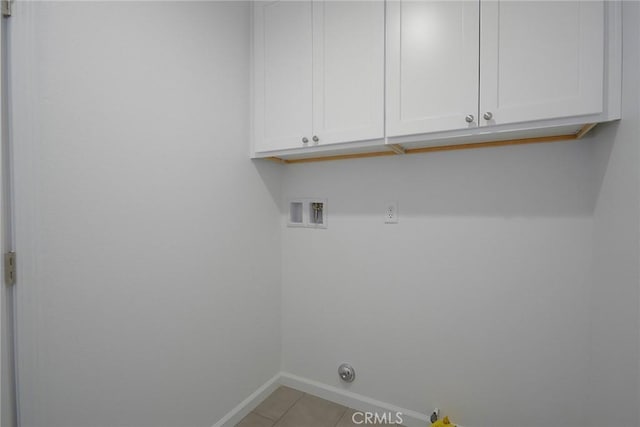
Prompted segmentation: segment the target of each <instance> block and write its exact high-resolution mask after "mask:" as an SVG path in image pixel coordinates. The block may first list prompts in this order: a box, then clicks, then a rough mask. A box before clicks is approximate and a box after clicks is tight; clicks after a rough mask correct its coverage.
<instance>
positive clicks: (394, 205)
mask: <svg viewBox="0 0 640 427" xmlns="http://www.w3.org/2000/svg"><path fill="white" fill-rule="evenodd" d="M384 222H385V224H397V223H398V202H387V203H386V204H385V207H384Z"/></svg>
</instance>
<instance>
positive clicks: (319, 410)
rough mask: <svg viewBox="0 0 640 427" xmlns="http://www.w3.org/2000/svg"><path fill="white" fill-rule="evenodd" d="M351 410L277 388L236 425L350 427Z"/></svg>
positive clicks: (310, 396)
mask: <svg viewBox="0 0 640 427" xmlns="http://www.w3.org/2000/svg"><path fill="white" fill-rule="evenodd" d="M353 412H354V410H353V409H349V408H347V407H345V406H342V405H338V404H337V403H333V402H329V401H328V400H324V399H320V398H319V397H316V396H312V395H310V394H305V393H303V392H301V391H298V390H294V389H292V388H289V387H280V388H278V389H277V390H276V391H274V392H273V393H271V395H270V396H269V397H267V398H266V399H265V400H264V401H263V402H262V403H261V404H260V405H258V407H256V409H254V410H253V412H251V413H250V414H249V415H247V416H246V417H244V419H243V420H242V421H240V423H238V424H236V427H351V426H357V425H358V424H355V423H354V422H353V420H352V418H351V415H353ZM362 425H364V424H362ZM369 425H371V424H369ZM385 425H390V426H395V424H385ZM399 427H401V426H399Z"/></svg>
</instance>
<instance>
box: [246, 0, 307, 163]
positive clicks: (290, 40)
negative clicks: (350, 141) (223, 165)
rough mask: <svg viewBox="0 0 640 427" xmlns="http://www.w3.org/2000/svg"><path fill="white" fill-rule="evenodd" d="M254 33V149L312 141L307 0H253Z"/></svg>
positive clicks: (282, 146)
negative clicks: (267, 0) (270, 0)
mask: <svg viewBox="0 0 640 427" xmlns="http://www.w3.org/2000/svg"><path fill="white" fill-rule="evenodd" d="M253 34H254V38H253V49H254V50H253V52H254V64H253V66H254V74H253V76H254V82H253V98H254V106H253V108H254V115H253V120H254V121H253V137H254V148H255V150H256V151H264V150H283V149H288V148H295V147H300V146H302V139H303V138H307V140H311V126H312V99H313V96H312V78H311V73H312V53H311V52H312V46H313V43H312V14H311V2H310V1H304V2H298V1H276V2H256V3H255V5H254V29H253Z"/></svg>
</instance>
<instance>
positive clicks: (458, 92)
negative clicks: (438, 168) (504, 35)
mask: <svg viewBox="0 0 640 427" xmlns="http://www.w3.org/2000/svg"><path fill="white" fill-rule="evenodd" d="M479 24H480V4H479V2H478V1H477V0H476V1H404V0H400V1H389V2H388V3H387V122H386V124H387V136H399V135H407V134H418V133H429V132H438V131H448V130H456V129H466V128H470V127H471V128H475V127H477V125H478V120H477V114H478V61H479V51H478V45H479Z"/></svg>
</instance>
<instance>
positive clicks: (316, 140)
mask: <svg viewBox="0 0 640 427" xmlns="http://www.w3.org/2000/svg"><path fill="white" fill-rule="evenodd" d="M312 139H313V142H318V141H320V138H318V137H317V136H316V135H313V138H312Z"/></svg>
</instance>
